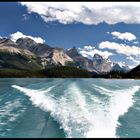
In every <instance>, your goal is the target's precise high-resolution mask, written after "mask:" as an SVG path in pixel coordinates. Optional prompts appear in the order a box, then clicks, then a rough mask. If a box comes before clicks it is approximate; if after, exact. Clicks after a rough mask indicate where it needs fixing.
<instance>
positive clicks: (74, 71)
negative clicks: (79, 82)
mask: <svg viewBox="0 0 140 140" xmlns="http://www.w3.org/2000/svg"><path fill="white" fill-rule="evenodd" d="M0 77H1V78H6V77H7V78H18V77H19V78H21V77H34V78H39V77H40V78H92V75H91V73H89V72H88V71H87V70H83V69H79V68H75V67H70V66H54V67H48V68H46V69H42V70H35V71H34V70H17V69H0Z"/></svg>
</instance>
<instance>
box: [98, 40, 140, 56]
mask: <svg viewBox="0 0 140 140" xmlns="http://www.w3.org/2000/svg"><path fill="white" fill-rule="evenodd" d="M99 48H100V49H110V50H114V51H116V52H117V53H119V54H123V55H126V56H130V55H133V56H138V55H139V54H140V48H139V47H137V46H134V45H133V46H129V45H126V44H119V43H116V42H109V41H104V42H101V43H100V44H99Z"/></svg>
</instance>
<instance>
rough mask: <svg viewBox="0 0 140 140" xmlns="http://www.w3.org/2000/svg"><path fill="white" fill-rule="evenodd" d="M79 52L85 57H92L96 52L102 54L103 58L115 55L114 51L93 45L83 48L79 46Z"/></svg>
mask: <svg viewBox="0 0 140 140" xmlns="http://www.w3.org/2000/svg"><path fill="white" fill-rule="evenodd" d="M78 50H79V53H80V54H81V55H83V56H84V57H88V58H92V57H93V56H94V55H95V54H99V55H101V56H102V57H103V58H106V59H107V58H108V57H109V56H111V55H113V53H111V52H108V51H100V50H98V49H95V47H93V46H90V45H89V46H84V47H83V48H78Z"/></svg>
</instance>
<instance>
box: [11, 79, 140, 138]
mask: <svg viewBox="0 0 140 140" xmlns="http://www.w3.org/2000/svg"><path fill="white" fill-rule="evenodd" d="M12 87H14V88H16V89H18V90H20V91H21V92H24V93H25V94H26V95H27V96H29V97H30V100H31V101H32V103H33V104H34V105H35V106H37V107H40V108H41V109H42V110H44V111H49V112H50V114H51V116H52V117H53V118H54V119H55V120H56V121H58V122H59V123H60V125H61V127H62V128H63V129H64V131H65V132H66V134H67V137H87V138H88V137H96V138H97V137H104V138H105V137H107V138H109V137H117V136H116V129H117V126H118V118H119V117H120V116H121V115H124V114H125V113H126V112H127V111H128V109H129V108H130V107H131V106H132V105H133V95H134V93H135V92H137V91H138V90H139V86H134V87H132V88H129V89H124V90H114V91H112V90H108V89H106V88H104V87H97V86H96V88H97V89H100V90H98V91H99V92H104V94H106V95H109V96H107V97H108V100H107V101H104V102H103V103H102V104H101V102H100V101H103V99H104V98H103V97H101V100H100V99H99V98H96V100H98V102H95V101H94V99H93V101H91V102H88V100H87V98H89V97H91V99H92V98H93V97H94V96H95V95H94V96H93V95H91V96H90V94H89V93H88V94H85V93H84V91H81V90H80V88H79V87H78V85H77V84H76V83H75V82H73V83H71V84H69V86H68V88H66V90H65V91H62V92H64V94H63V95H62V96H59V97H57V99H56V98H55V97H54V96H51V95H52V94H53V92H52V89H53V87H50V88H48V89H46V90H33V89H28V88H24V87H19V86H16V85H13V86H12ZM46 93H47V94H46ZM92 94H94V93H92ZM87 95H88V96H87ZM110 95H111V96H110Z"/></svg>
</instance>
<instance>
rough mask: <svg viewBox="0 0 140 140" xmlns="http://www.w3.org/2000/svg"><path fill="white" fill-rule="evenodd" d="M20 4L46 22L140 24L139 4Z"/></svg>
mask: <svg viewBox="0 0 140 140" xmlns="http://www.w3.org/2000/svg"><path fill="white" fill-rule="evenodd" d="M20 4H21V5H23V6H25V7H27V10H28V13H32V12H34V13H37V14H38V15H40V16H41V17H42V19H43V20H44V21H45V22H49V21H58V22H60V23H63V24H68V23H73V22H80V23H83V24H99V23H101V22H106V23H108V24H116V23H119V22H124V23H130V24H131V23H138V24H140V18H139V17H140V4H139V3H138V2H21V3H20ZM134 15H135V17H134Z"/></svg>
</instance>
